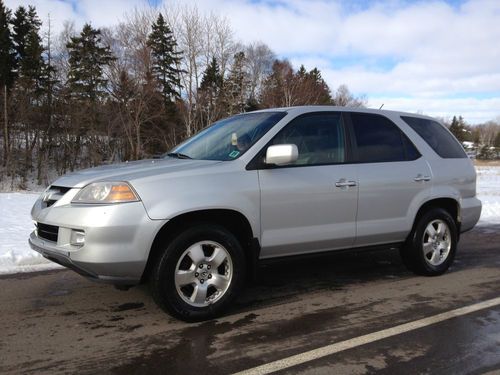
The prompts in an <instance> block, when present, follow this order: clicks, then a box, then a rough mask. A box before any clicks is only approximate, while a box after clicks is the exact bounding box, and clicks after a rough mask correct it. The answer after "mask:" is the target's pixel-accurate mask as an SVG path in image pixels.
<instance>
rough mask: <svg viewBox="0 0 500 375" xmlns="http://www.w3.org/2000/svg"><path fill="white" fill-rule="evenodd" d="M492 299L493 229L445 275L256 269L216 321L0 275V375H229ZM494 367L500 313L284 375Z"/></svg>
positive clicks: (83, 288)
mask: <svg viewBox="0 0 500 375" xmlns="http://www.w3.org/2000/svg"><path fill="white" fill-rule="evenodd" d="M499 296H500V228H495V227H479V228H477V229H475V230H473V231H471V232H469V233H466V234H464V235H463V237H462V239H461V242H460V244H459V252H458V254H457V259H456V261H455V263H454V265H453V267H452V268H451V270H450V271H449V272H448V273H446V274H445V275H443V276H440V277H431V278H429V277H420V276H415V275H413V274H412V273H410V272H408V271H407V270H406V269H405V268H404V266H403V265H402V264H401V261H400V259H399V255H398V253H397V251H396V250H384V251H378V252H362V253H353V252H351V253H340V254H331V255H327V256H318V257H315V258H310V259H290V260H286V261H282V262H279V263H278V262H274V263H268V264H265V265H263V266H262V267H261V269H260V271H259V278H258V281H257V282H255V283H254V284H252V285H250V286H249V287H248V288H247V290H246V291H245V292H244V294H243V295H242V296H241V298H239V299H238V301H237V303H236V304H235V306H234V308H233V309H232V310H231V311H229V312H228V314H227V315H226V316H225V317H223V318H220V319H217V320H214V321H209V322H205V323H197V324H187V323H183V322H180V321H177V320H175V319H173V318H171V317H169V316H168V315H165V314H164V313H163V312H162V311H161V310H159V309H158V308H157V307H156V305H155V304H154V302H153V301H152V299H151V297H150V295H149V292H148V290H147V288H146V287H138V288H133V289H131V290H129V291H127V292H121V291H118V290H116V289H114V288H113V287H110V286H108V285H100V284H96V283H92V282H90V281H87V280H85V279H84V278H82V277H80V276H79V275H76V274H75V273H73V272H71V271H65V270H64V271H52V272H45V273H36V274H19V275H10V276H2V277H0V373H2V374H3V373H13V374H14V373H23V374H30V373H31V374H41V373H76V372H78V373H89V374H90V373H106V374H144V373H153V374H155V373H158V374H160V373H161V374H192V373H196V372H202V373H205V374H208V373H209V374H230V373H234V372H237V371H242V370H245V369H249V368H253V367H255V366H259V365H262V364H265V363H269V362H272V361H275V360H279V359H282V358H286V357H288V356H291V355H295V354H299V353H302V352H305V351H308V350H312V349H316V348H320V347H323V346H325V345H328V344H332V343H336V342H339V341H343V340H347V339H351V338H355V337H359V336H361V335H365V334H368V333H371V332H376V331H379V330H382V329H385V328H388V327H393V326H396V325H399V324H403V323H407V322H411V321H415V320H418V319H421V318H425V317H429V316H432V315H435V314H438V313H442V312H445V311H449V310H453V309H456V308H460V307H463V306H468V305H471V304H474V303H477V302H481V301H485V300H488V299H491V298H495V297H499ZM498 369H500V307H498V306H497V307H492V308H488V309H484V310H481V311H478V312H475V313H471V314H468V315H464V316H460V317H456V318H452V319H449V320H446V321H443V322H440V323H437V324H434V325H430V326H428V327H424V328H421V329H417V330H413V331H411V332H406V333H403V334H400V335H396V336H393V337H390V338H386V339H383V340H380V341H376V342H372V343H368V344H365V345H362V346H358V347H355V348H352V349H348V350H345V351H342V352H339V353H336V354H334V355H330V356H326V357H323V358H320V359H317V360H313V361H310V362H307V363H304V364H301V365H297V366H294V367H291V368H288V369H286V370H282V371H279V372H278V373H280V374H285V373H286V374H297V373H300V374H302V373H304V374H333V373H335V374H343V373H345V374H365V373H381V374H386V373H387V374H393V373H423V374H481V373H486V372H489V371H493V370H498Z"/></svg>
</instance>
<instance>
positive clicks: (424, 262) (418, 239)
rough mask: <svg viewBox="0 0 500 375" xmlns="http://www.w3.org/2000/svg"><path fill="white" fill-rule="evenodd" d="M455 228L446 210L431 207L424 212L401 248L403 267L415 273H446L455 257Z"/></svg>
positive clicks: (456, 239)
mask: <svg viewBox="0 0 500 375" xmlns="http://www.w3.org/2000/svg"><path fill="white" fill-rule="evenodd" d="M457 241H458V230H457V224H456V222H455V220H454V219H453V218H452V217H451V215H450V214H449V213H448V211H446V210H444V209H442V208H432V209H430V210H428V211H427V212H425V213H424V214H423V215H422V216H421V217H420V218H419V219H418V221H417V222H416V223H415V224H414V227H413V229H412V231H411V233H410V235H409V236H408V239H407V240H406V242H405V244H404V246H403V247H402V248H401V250H400V254H401V258H402V260H403V263H404V264H405V265H406V267H407V268H408V269H409V270H410V271H413V272H414V273H416V274H418V275H424V276H438V275H441V274H443V273H445V272H446V271H447V270H448V268H449V267H450V265H451V264H452V263H453V260H454V259H455V254H456V251H457Z"/></svg>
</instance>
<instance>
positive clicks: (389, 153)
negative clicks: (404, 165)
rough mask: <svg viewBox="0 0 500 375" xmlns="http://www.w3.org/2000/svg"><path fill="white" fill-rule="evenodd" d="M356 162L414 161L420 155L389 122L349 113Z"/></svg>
mask: <svg viewBox="0 0 500 375" xmlns="http://www.w3.org/2000/svg"><path fill="white" fill-rule="evenodd" d="M351 120H352V126H353V129H354V136H355V143H356V150H357V158H356V159H357V161H358V162H360V163H378V162H391V161H406V160H415V159H418V158H419V157H420V153H419V152H418V150H417V149H416V148H415V146H414V145H413V143H411V141H410V140H409V139H408V138H407V137H406V135H404V134H403V132H402V131H401V129H399V128H398V127H397V125H395V124H394V123H393V122H392V121H391V120H389V119H388V118H386V117H384V116H380V115H372V114H369V113H351Z"/></svg>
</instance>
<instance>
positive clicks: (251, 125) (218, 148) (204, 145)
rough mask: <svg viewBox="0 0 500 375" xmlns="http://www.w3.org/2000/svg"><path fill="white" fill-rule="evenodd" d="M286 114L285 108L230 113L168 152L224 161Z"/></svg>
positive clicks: (233, 156)
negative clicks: (283, 109) (271, 110)
mask: <svg viewBox="0 0 500 375" xmlns="http://www.w3.org/2000/svg"><path fill="white" fill-rule="evenodd" d="M285 115H286V112H257V113H246V114H241V115H237V116H233V117H229V118H227V119H224V120H221V121H218V122H216V123H214V124H213V125H211V126H210V127H208V128H206V129H204V130H203V131H201V132H199V133H198V134H196V135H195V136H193V137H191V138H189V139H188V140H187V141H185V142H183V143H181V144H180V145H179V146H177V147H176V148H174V149H173V150H172V151H171V152H169V153H168V154H167V156H171V157H177V158H185V159H201V160H221V161H227V160H234V159H237V158H239V157H240V156H241V155H243V154H244V153H245V152H246V151H247V150H248V149H249V148H250V147H251V146H252V145H253V144H254V143H255V142H257V141H258V140H259V139H260V138H261V137H262V136H263V135H264V134H266V133H267V132H268V131H269V129H271V128H272V127H273V126H274V125H276V123H277V122H278V121H279V120H281V119H282V118H283V117H285Z"/></svg>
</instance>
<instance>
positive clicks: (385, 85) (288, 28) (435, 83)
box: [4, 0, 500, 124]
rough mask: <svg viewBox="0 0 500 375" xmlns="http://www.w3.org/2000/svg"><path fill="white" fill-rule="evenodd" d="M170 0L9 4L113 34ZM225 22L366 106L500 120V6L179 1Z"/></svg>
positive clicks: (498, 2) (9, 0) (406, 0)
mask: <svg viewBox="0 0 500 375" xmlns="http://www.w3.org/2000/svg"><path fill="white" fill-rule="evenodd" d="M171 1H172V0H81V1H77V0H31V1H22V0H4V2H5V4H6V5H7V7H9V8H11V9H14V8H16V7H17V6H18V5H21V4H22V5H28V4H31V5H35V6H36V8H37V11H38V13H39V15H40V17H41V18H42V20H44V19H46V18H47V14H49V13H50V17H51V19H52V25H53V28H54V30H55V31H56V32H57V30H60V29H61V28H62V24H63V22H64V21H65V20H73V21H74V22H75V24H76V26H77V27H78V26H81V25H83V23H85V22H89V21H90V22H91V23H92V25H93V26H95V27H101V26H112V25H114V24H116V23H118V22H119V20H120V19H122V18H123V15H124V13H126V12H130V11H132V10H133V9H134V8H135V7H139V8H140V7H143V6H148V5H151V6H156V7H159V8H161V7H162V6H163V5H164V4H165V3H167V2H171ZM176 3H180V4H190V5H191V4H196V5H197V6H198V8H199V9H200V10H202V11H206V12H214V13H216V14H220V15H224V16H226V17H227V18H228V20H229V21H230V23H231V26H232V28H233V30H234V33H235V35H234V37H235V39H236V40H238V41H241V42H243V43H248V42H254V41H262V42H264V43H266V44H267V45H269V47H270V48H271V49H272V50H273V51H274V52H276V54H277V55H278V57H280V58H287V59H289V60H290V61H291V62H292V64H293V65H294V66H295V67H296V68H298V67H299V66H300V65H301V64H303V65H304V66H305V67H306V68H307V69H312V68H314V67H317V68H319V69H320V70H321V72H322V74H323V77H324V78H325V80H326V82H327V83H328V85H329V86H330V87H331V88H332V89H335V88H337V87H338V86H339V85H340V84H346V85H347V86H348V87H349V89H350V90H351V91H352V92H353V93H354V94H355V95H366V97H367V99H368V106H369V107H373V108H379V107H380V106H381V105H383V108H384V109H393V110H402V111H408V112H419V113H425V114H428V115H431V116H438V117H444V118H450V117H452V116H453V115H462V116H463V117H464V119H465V120H466V121H467V122H469V123H471V124H477V123H482V122H485V121H488V120H497V121H500V0H463V1H461V0H447V1H446V0H437V1H431V0H421V1H410V0H387V1H369V0H352V1H348V0H344V1H335V0H289V1H285V0H200V1H195V0H176Z"/></svg>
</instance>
